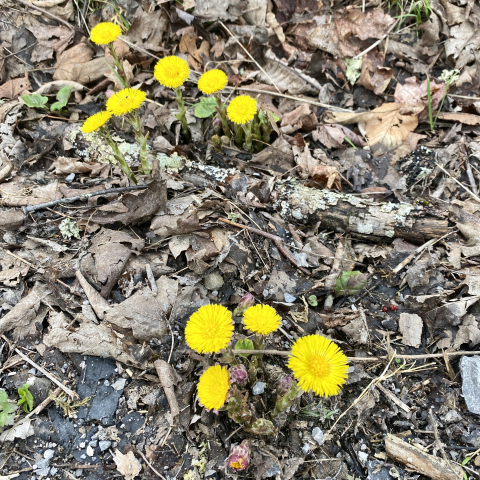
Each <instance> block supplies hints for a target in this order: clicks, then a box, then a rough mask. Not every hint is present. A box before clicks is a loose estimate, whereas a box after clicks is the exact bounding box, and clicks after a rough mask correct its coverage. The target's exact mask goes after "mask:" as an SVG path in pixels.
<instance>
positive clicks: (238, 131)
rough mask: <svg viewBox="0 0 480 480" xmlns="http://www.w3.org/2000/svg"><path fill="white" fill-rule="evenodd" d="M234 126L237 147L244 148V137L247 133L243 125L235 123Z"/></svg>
mask: <svg viewBox="0 0 480 480" xmlns="http://www.w3.org/2000/svg"><path fill="white" fill-rule="evenodd" d="M233 128H234V129H235V145H236V146H237V148H242V145H243V137H244V135H245V132H244V131H243V128H242V125H237V124H235V125H234V127H233Z"/></svg>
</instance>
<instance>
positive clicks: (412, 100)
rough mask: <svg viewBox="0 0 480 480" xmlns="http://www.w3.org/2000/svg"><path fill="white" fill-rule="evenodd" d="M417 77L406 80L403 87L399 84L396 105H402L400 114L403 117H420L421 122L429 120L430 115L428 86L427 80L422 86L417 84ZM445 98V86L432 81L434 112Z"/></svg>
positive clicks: (431, 90) (431, 91)
mask: <svg viewBox="0 0 480 480" xmlns="http://www.w3.org/2000/svg"><path fill="white" fill-rule="evenodd" d="M417 82H418V80H417V78H416V77H409V78H407V79H405V83H404V84H403V85H402V84H400V83H397V86H396V88H395V103H398V104H400V106H401V107H400V113H401V114H402V115H410V114H414V115H420V114H422V113H423V115H422V116H421V120H424V119H426V118H427V115H428V111H427V110H428V102H429V100H428V86H427V80H424V81H423V82H422V83H421V84H418V83H417ZM444 96H445V84H444V83H435V80H430V98H431V100H430V101H431V106H432V111H436V110H437V108H438V106H439V105H440V102H441V101H442V99H443V97H444Z"/></svg>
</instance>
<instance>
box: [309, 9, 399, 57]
mask: <svg viewBox="0 0 480 480" xmlns="http://www.w3.org/2000/svg"><path fill="white" fill-rule="evenodd" d="M393 22H394V19H393V18H392V17H391V16H390V15H387V14H385V13H384V12H383V10H382V9H381V8H374V9H373V10H371V11H369V12H367V13H362V11H361V10H358V9H356V8H354V7H353V6H350V7H347V8H345V9H341V10H337V11H336V12H335V14H334V16H333V18H332V19H331V20H330V22H329V23H324V24H323V25H319V26H318V27H316V28H314V29H313V30H311V31H310V33H309V35H308V37H307V39H308V40H307V41H308V42H309V43H310V45H312V46H314V47H316V48H319V49H320V50H324V51H326V52H328V53H331V54H332V55H334V56H336V57H341V58H345V57H354V56H355V55H358V54H359V53H360V51H361V45H362V44H361V43H360V42H358V39H359V40H368V39H369V38H379V39H380V38H383V36H384V35H385V33H386V32H387V30H388V28H389V27H390V26H391V25H392V23H393Z"/></svg>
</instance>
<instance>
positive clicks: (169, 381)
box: [154, 360, 180, 418]
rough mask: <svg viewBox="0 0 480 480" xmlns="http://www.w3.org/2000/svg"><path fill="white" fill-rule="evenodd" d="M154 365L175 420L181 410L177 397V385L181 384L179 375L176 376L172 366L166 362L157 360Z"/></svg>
mask: <svg viewBox="0 0 480 480" xmlns="http://www.w3.org/2000/svg"><path fill="white" fill-rule="evenodd" d="M154 365H155V369H156V370H157V375H158V378H159V379H160V383H161V384H162V387H163V390H164V391H165V396H166V397H167V400H168V404H169V405H170V413H171V414H172V417H173V418H175V417H176V416H177V415H179V414H180V408H179V406H178V401H177V397H176V395H175V385H177V384H178V383H179V379H178V375H176V373H175V370H173V368H172V366H171V365H170V364H169V363H167V362H165V361H164V360H156V361H155V363H154Z"/></svg>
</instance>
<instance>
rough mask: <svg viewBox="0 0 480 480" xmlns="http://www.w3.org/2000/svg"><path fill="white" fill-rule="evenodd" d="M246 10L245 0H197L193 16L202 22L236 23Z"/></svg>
mask: <svg viewBox="0 0 480 480" xmlns="http://www.w3.org/2000/svg"><path fill="white" fill-rule="evenodd" d="M244 9H245V2H244V1H243V0H228V2H227V1H225V0H195V10H194V11H193V15H194V16H195V17H196V18H200V19H201V20H202V21H207V20H208V21H215V20H228V21H230V22H232V21H235V20H237V19H238V17H240V16H241V15H242V13H243V10H244Z"/></svg>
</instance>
